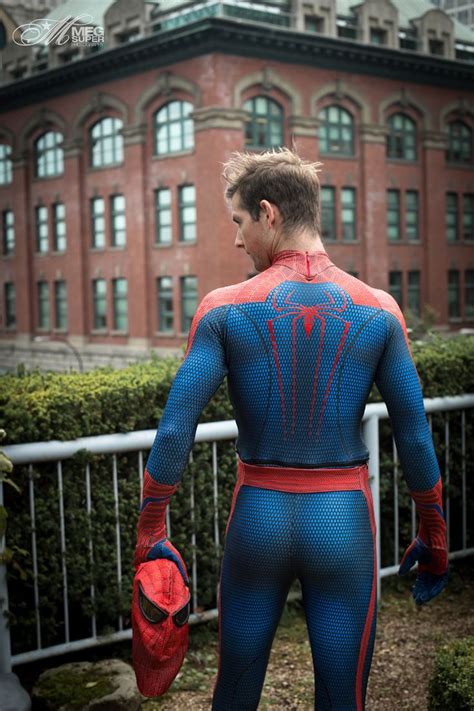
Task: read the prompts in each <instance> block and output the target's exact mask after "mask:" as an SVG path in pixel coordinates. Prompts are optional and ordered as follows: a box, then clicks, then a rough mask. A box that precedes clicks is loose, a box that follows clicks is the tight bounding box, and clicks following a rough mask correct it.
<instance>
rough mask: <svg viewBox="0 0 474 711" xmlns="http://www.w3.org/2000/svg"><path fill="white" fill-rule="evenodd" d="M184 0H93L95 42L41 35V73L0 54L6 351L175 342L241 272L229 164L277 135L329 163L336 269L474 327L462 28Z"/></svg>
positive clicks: (470, 112) (76, 352) (19, 354)
mask: <svg viewBox="0 0 474 711" xmlns="http://www.w3.org/2000/svg"><path fill="white" fill-rule="evenodd" d="M106 5H107V6H106ZM375 5H376V8H375ZM195 6H196V3H187V4H186V5H184V6H183V3H173V2H168V3H165V4H162V5H161V6H160V5H157V6H156V7H155V6H153V5H152V4H151V5H150V4H149V3H147V4H145V3H143V2H142V0H136V1H134V2H124V1H123V0H116V1H115V2H109V3H108V4H104V8H105V9H104V14H103V15H100V16H99V17H97V18H96V23H97V25H102V26H103V27H104V28H105V39H106V46H105V47H103V46H99V47H95V46H94V45H93V44H91V45H90V46H83V45H80V44H79V45H71V43H69V44H65V45H54V44H51V45H49V47H48V48H47V51H45V48H44V45H43V46H42V47H41V48H40V50H38V51H39V53H40V55H41V61H42V62H46V64H47V66H46V67H45V66H43V67H42V68H41V69H38V61H39V60H38V57H37V56H36V55H35V52H36V50H35V49H34V48H33V47H31V46H25V47H16V45H15V47H13V46H11V45H8V46H7V47H6V48H5V50H4V51H3V55H4V57H3V67H4V74H3V78H2V84H1V85H0V212H1V226H0V228H1V244H2V254H1V285H0V286H1V295H2V303H1V311H0V318H1V320H0V367H3V368H7V367H12V366H14V365H15V364H16V363H18V362H27V363H35V362H39V359H42V363H43V365H44V364H46V365H48V366H49V367H64V366H65V365H73V366H74V365H76V366H77V365H80V366H81V367H82V365H83V364H85V365H86V366H90V365H93V364H98V363H105V362H110V361H112V362H116V363H117V364H121V363H124V362H129V361H130V360H132V359H135V358H139V357H145V356H146V355H148V354H149V352H150V350H151V349H154V350H156V351H158V352H159V353H167V352H176V351H179V349H180V348H181V347H182V346H183V344H184V343H185V342H186V336H187V332H188V330H189V327H190V322H191V318H192V315H193V313H194V311H195V309H196V307H197V304H198V302H199V300H200V299H201V298H202V297H203V296H204V295H205V294H206V293H207V292H208V291H210V290H211V289H214V288H217V287H220V286H223V285H226V284H230V283H235V282H238V281H242V280H243V279H246V278H247V277H248V276H250V275H251V274H252V270H253V265H252V263H251V262H250V260H249V258H248V257H247V255H245V254H244V253H243V252H242V251H241V250H236V249H235V248H234V246H233V243H234V237H235V229H234V227H233V225H232V223H231V220H230V215H229V208H228V205H226V202H225V200H224V199H223V190H224V185H223V181H222V178H221V175H220V174H221V166H222V163H223V162H224V161H225V160H226V159H228V157H229V156H230V154H231V153H232V151H242V150H256V151H260V150H264V149H265V148H267V147H276V146H280V145H287V146H295V147H296V149H297V150H298V152H299V153H300V154H301V155H302V156H304V157H305V158H308V159H310V160H315V161H316V160H319V161H321V162H322V163H323V166H322V170H321V174H320V176H321V207H322V236H323V240H324V242H325V245H326V249H327V251H328V253H329V255H330V257H331V258H332V259H333V261H334V262H335V263H336V264H337V265H338V266H340V267H341V268H342V269H345V270H346V271H349V272H351V273H353V274H356V275H357V276H359V278H361V279H362V280H364V281H366V282H367V283H369V284H371V285H372V286H374V287H378V288H382V289H385V290H387V291H390V292H391V293H392V294H393V296H394V297H395V298H396V299H397V301H398V302H399V303H400V305H401V307H402V309H404V310H405V311H407V310H410V312H411V313H412V314H414V317H415V318H416V317H421V316H422V314H423V312H424V311H426V308H427V307H429V308H430V309H431V311H432V312H434V314H435V318H436V322H437V325H438V326H439V327H440V328H446V329H459V328H462V327H470V326H474V175H473V170H472V168H473V132H474V90H473V87H474V82H473V79H474V64H472V63H470V62H469V61H467V60H466V56H465V55H469V52H470V47H471V45H470V44H469V43H468V41H467V40H468V35H466V33H467V32H469V30H467V28H463V30H462V32H463V33H464V34H462V38H461V40H459V39H458V38H457V35H456V28H455V26H454V23H453V22H452V20H451V19H450V18H448V17H447V15H446V14H445V13H443V12H442V11H440V10H437V9H435V8H432V7H431V6H430V5H429V4H428V3H426V6H427V11H426V12H425V13H424V14H423V15H422V16H420V17H418V18H414V19H413V20H410V21H409V22H410V23H411V24H410V27H408V25H407V22H408V20H407V19H406V18H404V17H403V16H402V14H401V11H400V12H399V10H398V8H397V5H396V3H392V2H389V0H386V2H385V1H384V0H382V1H381V2H377V3H375V4H374V2H371V0H366V1H365V2H362V3H358V4H353V5H349V4H348V3H347V2H346V3H342V4H340V3H339V2H338V3H337V4H336V3H335V2H324V3H322V2H321V3H318V2H311V3H299V2H298V3H294V4H293V5H291V6H290V5H287V4H283V3H278V4H277V3H273V4H269V3H266V4H263V3H262V4H261V5H258V6H257V5H256V4H253V5H252V10H251V11H250V10H249V9H248V3H247V4H245V5H241V4H240V3H238V2H234V3H227V2H226V3H220V2H219V3H208V4H202V3H199V5H198V6H197V8H198V9H196V8H195ZM96 7H97V5H96ZM164 8H165V9H164ZM203 9H204V10H206V12H203ZM375 9H376V10H377V12H375ZM67 11H68V3H67V2H66V3H65V4H64V5H63V6H61V7H58V8H56V9H55V10H54V11H53V13H51V14H50V18H52V20H54V19H55V18H56V19H57V18H59V19H60V18H61V13H63V15H64V14H65V13H67ZM349 12H350V22H349V14H348V13H349ZM90 14H91V15H92V16H93V14H94V11H93V10H91V13H90ZM402 20H403V23H405V24H401V21H402ZM341 23H342V24H341ZM351 23H352V24H351ZM351 28H355V32H356V34H355V35H353V36H350V32H351V31H352V29H351ZM409 29H410V31H411V32H412V35H413V37H415V38H416V49H413V47H412V48H409V47H405V46H403V43H404V42H406V41H407V31H408V30H409ZM402 35H403V36H402ZM471 35H472V33H471ZM472 39H473V41H472V49H474V35H472ZM74 52H76V55H77V56H75V55H74V54H73V53H74ZM472 56H474V54H472ZM25 58H26V59H25ZM19 68H21V71H20V70H19Z"/></svg>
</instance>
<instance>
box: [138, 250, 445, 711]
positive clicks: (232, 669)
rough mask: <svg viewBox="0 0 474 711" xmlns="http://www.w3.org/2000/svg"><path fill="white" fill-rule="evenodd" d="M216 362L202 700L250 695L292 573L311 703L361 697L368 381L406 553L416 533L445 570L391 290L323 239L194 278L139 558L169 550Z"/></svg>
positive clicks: (359, 704) (420, 414)
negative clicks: (209, 656) (247, 267)
mask: <svg viewBox="0 0 474 711" xmlns="http://www.w3.org/2000/svg"><path fill="white" fill-rule="evenodd" d="M225 376H227V379H228V386H229V394H230V398H231V401H232V404H233V407H234V411H235V418H236V420H237V424H238V428H239V437H238V441H237V451H238V455H239V472H238V480H237V486H236V489H235V492H234V499H233V504H232V510H231V514H230V516H229V521H228V525H227V535H226V542H225V551H224V558H223V563H222V571H221V585H220V603H219V604H220V663H219V674H218V678H217V683H216V687H215V690H214V697H213V709H214V710H216V711H217V710H218V711H224V710H225V711H229V710H230V709H238V710H239V711H245V710H247V709H248V710H250V709H256V708H257V706H258V702H259V699H260V695H261V690H262V686H263V681H264V677H265V671H266V667H267V662H268V657H269V653H270V648H271V644H272V640H273V637H274V633H275V630H276V627H277V625H278V621H279V619H280V616H281V613H282V610H283V606H284V603H285V600H286V596H287V593H288V590H289V588H290V586H291V584H292V582H293V581H294V580H295V579H296V578H299V580H300V582H301V586H302V592H303V603H304V609H305V614H306V619H307V625H308V632H309V637H310V643H311V649H312V655H313V663H314V672H315V681H316V704H317V708H318V710H320V709H335V710H337V711H343V710H344V711H349V709H351V710H352V709H357V711H360V710H362V709H363V708H364V699H365V690H366V685H367V679H368V674H369V669H370V663H371V657H372V650H373V642H374V634H375V621H376V557H375V523H374V515H373V506H372V500H371V496H370V489H369V487H368V483H367V459H368V451H367V448H366V446H365V444H364V442H363V441H362V439H361V420H362V416H363V413H364V408H365V404H366V401H367V397H368V395H369V392H370V389H371V387H372V384H373V383H374V381H375V382H376V383H377V385H378V388H379V390H380V392H381V394H382V396H383V398H384V399H385V401H386V403H387V406H388V409H389V413H390V417H391V420H392V425H393V429H394V434H395V439H396V444H397V450H398V454H399V457H400V461H401V464H402V467H403V471H404V474H405V478H406V480H407V483H408V486H409V489H410V491H411V492H412V495H413V497H414V499H415V501H416V502H417V509H418V513H419V515H420V520H421V528H420V533H419V536H418V537H417V539H416V541H414V542H413V544H412V546H411V547H410V549H409V550H410V556H413V555H415V553H419V550H420V546H422V547H424V549H426V551H427V556H426V560H427V561H429V562H430V563H429V565H428V566H425V567H426V569H427V570H428V571H429V572H428V573H427V574H430V575H431V574H435V575H437V574H439V575H442V574H444V573H445V571H446V544H445V523H444V517H443V513H442V508H441V507H442V502H441V483H440V473H439V468H438V464H437V460H436V456H435V452H434V449H433V444H432V439H431V435H430V431H429V428H428V425H427V421H426V416H425V412H424V408H423V400H422V394H421V390H420V385H419V380H418V376H417V373H416V369H415V366H414V364H413V361H412V358H411V355H410V351H409V346H408V341H407V336H406V330H405V325H404V321H403V317H402V315H401V313H400V310H399V308H398V306H397V304H396V302H395V301H394V300H393V299H392V297H391V296H389V295H388V294H386V293H385V292H382V291H378V290H375V289H372V288H370V287H368V286H367V285H365V284H364V283H362V282H361V281H359V280H357V279H355V278H353V277H351V276H349V275H348V274H346V273H345V272H343V271H341V270H340V269H338V268H337V267H336V266H335V265H334V264H333V263H332V262H331V261H330V259H329V257H328V256H327V254H326V253H325V252H317V253H313V254H308V253H302V252H295V251H284V252H280V253H278V254H277V255H276V257H275V259H274V261H273V264H272V266H271V267H270V268H269V269H267V270H265V271H264V272H262V273H261V274H258V275H257V276H255V277H254V278H252V279H250V280H248V281H246V282H243V283H241V284H237V285H234V286H229V287H225V288H222V289H217V290H216V291H213V292H211V293H210V294H208V296H206V297H205V298H204V300H203V301H202V303H201V304H200V306H199V308H198V311H197V313H196V315H195V317H194V320H193V324H192V329H191V333H190V337H189V344H188V349H187V353H186V357H185V360H184V362H183V364H182V365H181V367H180V369H179V371H178V373H177V375H176V378H175V381H174V383H173V386H172V389H171V392H170V395H169V399H168V402H167V405H166V408H165V411H164V413H163V417H162V419H161V422H160V426H159V429H158V432H157V435H156V439H155V442H154V445H153V449H152V451H151V454H150V457H149V459H148V463H147V470H146V472H145V482H144V500H143V506H142V512H141V515H140V520H139V528H138V546H137V562H140V561H143V560H145V559H147V558H154V557H161V556H163V555H167V550H168V551H171V553H170V555H172V551H173V547H172V545H171V543H170V542H169V541H167V539H166V531H165V525H164V511H165V508H166V504H167V502H168V500H169V497H170V495H171V494H172V493H173V492H174V490H175V489H176V486H177V484H178V482H179V480H180V477H181V474H182V472H183V470H184V468H185V466H186V464H187V461H188V456H189V452H190V449H191V447H192V444H193V440H194V435H195V430H196V426H197V422H198V419H199V416H200V414H201V411H202V409H203V407H204V406H205V405H206V403H207V402H208V400H209V399H210V398H211V397H212V395H213V394H214V392H215V391H216V389H217V388H218V386H219V385H220V383H221V382H222V380H223V379H224V377H225ZM411 564H412V563H411ZM420 568H422V566H421V565H420Z"/></svg>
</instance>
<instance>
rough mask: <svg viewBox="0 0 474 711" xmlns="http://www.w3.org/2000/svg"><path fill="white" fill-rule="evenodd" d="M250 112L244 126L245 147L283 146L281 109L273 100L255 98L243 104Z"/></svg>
mask: <svg viewBox="0 0 474 711" xmlns="http://www.w3.org/2000/svg"><path fill="white" fill-rule="evenodd" d="M244 109H245V110H246V111H249V112H250V120H249V121H248V122H247V123H246V125H245V145H246V146H251V147H253V148H274V147H278V146H281V145H283V109H282V108H281V106H280V104H277V102H276V101H273V99H267V97H266V96H255V97H254V98H253V99H249V100H248V101H246V102H245V104H244Z"/></svg>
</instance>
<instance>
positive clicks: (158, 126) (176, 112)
mask: <svg viewBox="0 0 474 711" xmlns="http://www.w3.org/2000/svg"><path fill="white" fill-rule="evenodd" d="M193 108H194V107H193V105H192V104H190V103H189V101H171V102H170V103H169V104H166V105H165V106H163V107H162V108H161V109H160V110H159V111H157V112H156V114H155V153H156V155H159V156H162V155H167V154H168V153H179V152H180V151H186V150H190V149H191V148H193V147H194V128H193V120H192V118H190V114H191V112H192V111H193Z"/></svg>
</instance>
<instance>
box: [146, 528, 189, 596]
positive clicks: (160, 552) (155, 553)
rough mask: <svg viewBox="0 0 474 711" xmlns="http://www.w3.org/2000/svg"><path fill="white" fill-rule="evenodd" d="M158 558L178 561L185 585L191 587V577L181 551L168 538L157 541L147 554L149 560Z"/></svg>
mask: <svg viewBox="0 0 474 711" xmlns="http://www.w3.org/2000/svg"><path fill="white" fill-rule="evenodd" d="M158 558H167V559H168V560H172V561H173V562H174V563H176V565H177V566H178V569H179V572H180V573H181V576H182V578H183V580H184V583H185V585H187V586H188V587H189V577H188V573H187V571H186V566H185V564H184V561H183V559H182V557H181V553H180V552H179V551H178V549H177V548H175V547H174V545H173V544H172V543H171V541H170V540H169V539H168V538H162V539H161V540H159V541H158V542H157V543H155V544H154V546H153V547H152V548H151V550H150V551H149V553H148V555H147V560H157V559H158Z"/></svg>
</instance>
